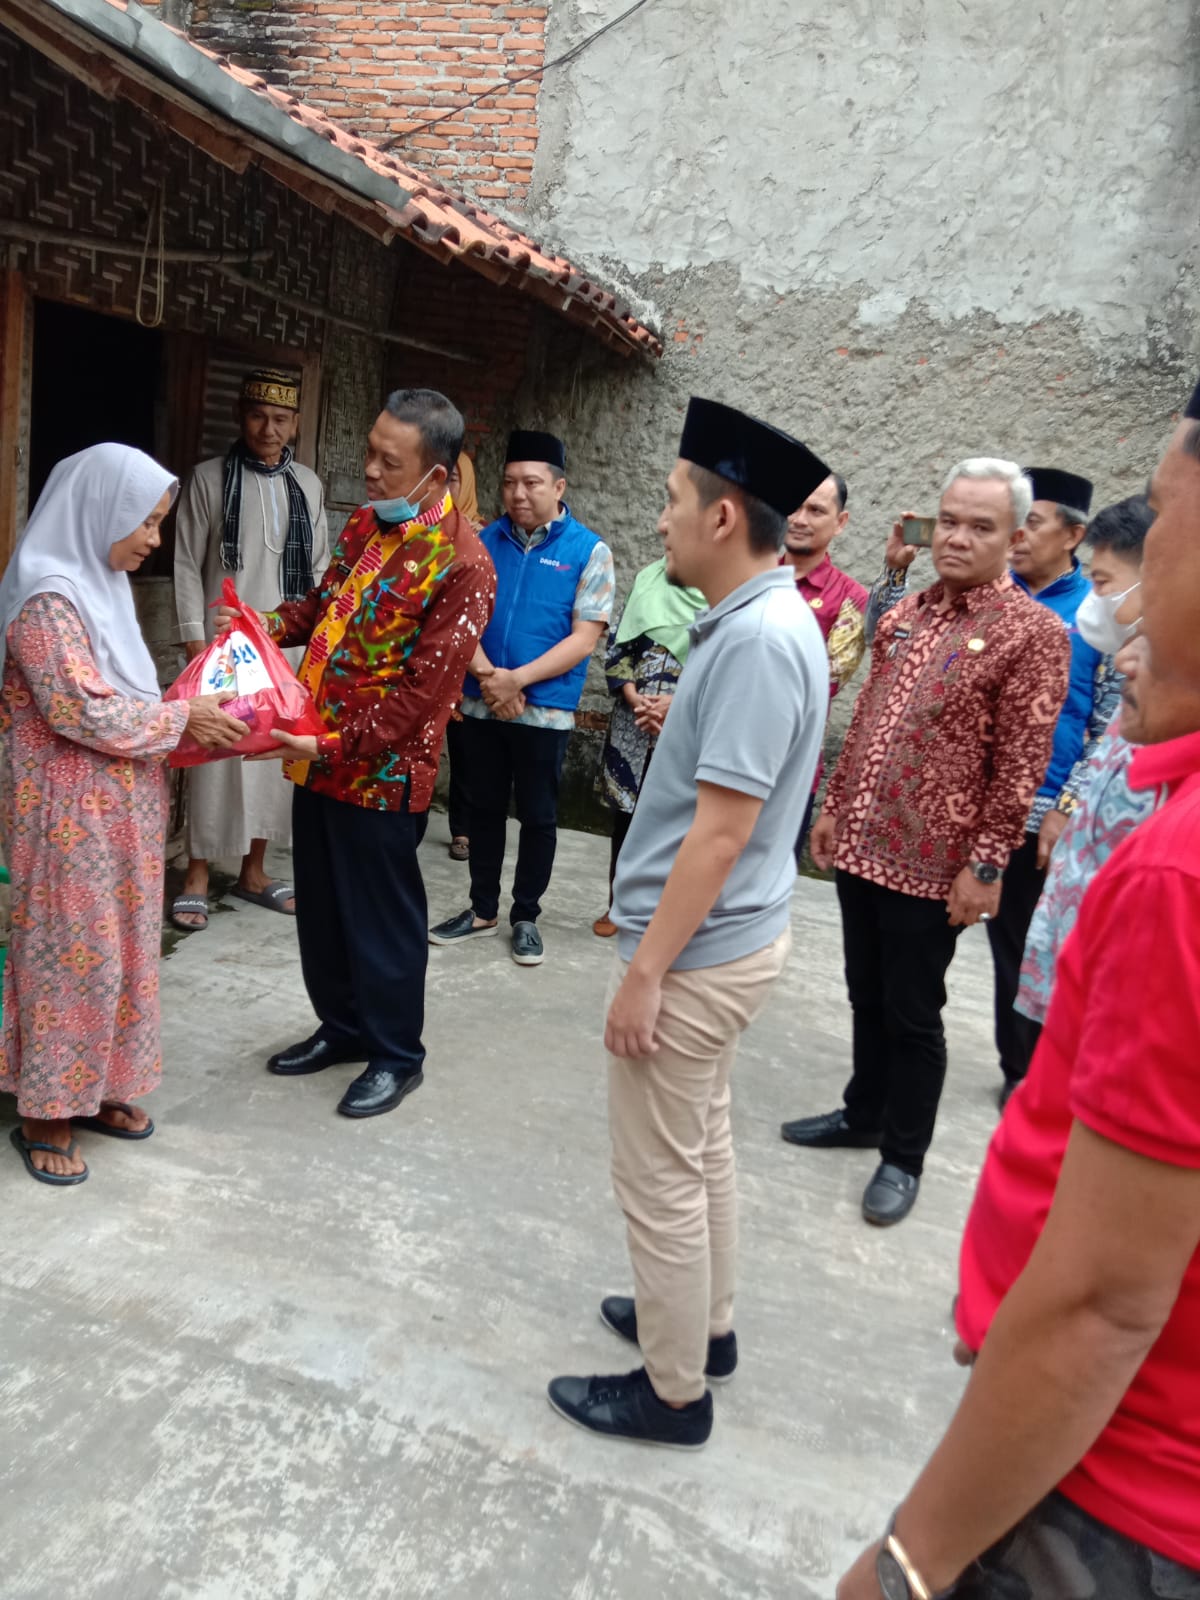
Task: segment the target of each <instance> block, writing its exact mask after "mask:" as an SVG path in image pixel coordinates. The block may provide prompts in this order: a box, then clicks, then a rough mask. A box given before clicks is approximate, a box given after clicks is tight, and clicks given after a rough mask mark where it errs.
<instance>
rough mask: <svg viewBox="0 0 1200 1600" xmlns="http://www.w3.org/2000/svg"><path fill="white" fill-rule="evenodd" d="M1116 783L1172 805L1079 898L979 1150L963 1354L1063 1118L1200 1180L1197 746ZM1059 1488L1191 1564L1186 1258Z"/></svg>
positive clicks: (1027, 1243) (998, 1281) (977, 1338)
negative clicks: (1134, 1369) (1039, 1008)
mask: <svg viewBox="0 0 1200 1600" xmlns="http://www.w3.org/2000/svg"><path fill="white" fill-rule="evenodd" d="M1130 785H1131V787H1133V788H1138V789H1152V788H1159V787H1162V786H1166V787H1167V789H1168V791H1169V799H1168V801H1167V803H1166V805H1165V806H1163V807H1162V809H1161V810H1159V811H1157V812H1155V813H1154V815H1152V816H1151V817H1149V818H1148V819H1147V820H1146V821H1145V822H1143V823H1142V824H1141V825H1140V826H1139V827H1137V828H1135V829H1134V831H1133V832H1132V833H1131V834H1130V835H1129V836H1128V838H1127V839H1126V840H1125V841H1124V842H1123V843H1122V844H1121V845H1120V846H1118V848H1117V849H1116V850H1115V851H1114V852H1113V854H1112V856H1111V857H1110V858H1109V860H1108V862H1107V863H1106V864H1105V866H1104V867H1103V868H1102V869H1101V870H1100V872H1099V873H1098V874H1097V876H1096V879H1095V881H1094V882H1093V884H1092V885H1091V887H1090V888H1089V890H1088V892H1087V894H1086V896H1085V897H1084V901H1083V905H1082V906H1081V908H1080V912H1079V920H1078V921H1077V923H1076V925H1075V930H1074V932H1073V933H1072V934H1071V936H1070V937H1069V938H1068V940H1067V942H1066V944H1065V945H1064V946H1063V949H1062V953H1061V954H1060V956H1059V958H1058V968H1057V972H1056V977H1055V987H1054V994H1053V998H1052V999H1051V1002H1050V1010H1049V1014H1048V1015H1047V1017H1046V1026H1045V1030H1044V1032H1043V1034H1042V1038H1041V1042H1040V1044H1039V1046H1038V1049H1037V1053H1036V1055H1035V1056H1034V1059H1033V1064H1032V1066H1031V1068H1030V1071H1029V1077H1028V1079H1027V1080H1026V1082H1025V1083H1024V1084H1023V1085H1022V1086H1021V1088H1020V1090H1019V1091H1018V1092H1017V1094H1015V1095H1014V1096H1013V1098H1012V1100H1011V1101H1010V1103H1009V1106H1008V1109H1007V1110H1006V1111H1005V1113H1004V1117H1003V1119H1002V1120H1001V1122H1000V1125H999V1127H998V1128H997V1129H996V1132H995V1134H994V1136H993V1138H992V1143H991V1148H990V1149H989V1151H988V1156H987V1161H986V1162H985V1164H984V1168H983V1172H982V1174H981V1176H980V1179H979V1188H978V1191H977V1192H976V1195H975V1203H974V1205H973V1207H972V1209H971V1215H970V1217H969V1218H968V1220H967V1228H966V1233H965V1235H964V1237H963V1247H962V1260H961V1264H960V1291H961V1292H960V1295H959V1301H958V1315H957V1320H958V1331H959V1334H960V1335H961V1337H962V1338H963V1339H964V1340H965V1342H966V1343H967V1344H968V1345H969V1346H970V1347H971V1349H972V1350H978V1349H979V1348H980V1346H981V1345H982V1343H983V1340H984V1336H985V1334H986V1333H987V1330H988V1327H989V1325H990V1323H991V1320H992V1317H993V1316H994V1315H995V1313H996V1309H997V1307H998V1306H999V1304H1000V1302H1001V1300H1002V1299H1003V1298H1004V1296H1005V1294H1007V1292H1008V1290H1009V1289H1010V1288H1011V1287H1012V1285H1013V1283H1014V1281H1015V1280H1016V1279H1017V1278H1018V1277H1019V1276H1020V1274H1021V1272H1022V1271H1023V1270H1024V1267H1025V1263H1026V1262H1027V1261H1028V1259H1029V1255H1030V1252H1031V1251H1032V1249H1033V1246H1034V1243H1035V1241H1036V1240H1037V1237H1038V1235H1039V1233H1040V1232H1041V1230H1042V1226H1043V1224H1044V1223H1045V1220H1046V1215H1047V1212H1048V1211H1049V1209H1050V1204H1051V1201H1052V1200H1053V1198H1054V1189H1055V1185H1056V1184H1057V1182H1058V1173H1059V1168H1060V1166H1061V1164H1062V1158H1063V1154H1064V1152H1065V1150H1066V1146H1067V1139H1068V1137H1069V1135H1070V1132H1071V1126H1072V1122H1073V1120H1074V1119H1076V1118H1077V1119H1078V1120H1079V1121H1080V1122H1082V1123H1084V1124H1085V1125H1086V1126H1087V1127H1088V1128H1090V1129H1091V1130H1092V1131H1093V1132H1094V1133H1097V1134H1100V1135H1101V1136H1102V1137H1103V1138H1105V1139H1111V1140H1112V1141H1113V1142H1114V1143H1116V1144H1119V1145H1122V1146H1124V1147H1125V1148H1126V1149H1128V1150H1133V1151H1136V1152H1137V1153H1138V1154H1140V1155H1143V1156H1148V1157H1149V1158H1150V1159H1151V1160H1154V1161H1165V1162H1168V1163H1170V1164H1171V1165H1173V1166H1180V1167H1200V733H1196V734H1190V735H1188V736H1187V737H1186V738H1183V739H1174V740H1171V741H1170V742H1169V743H1167V744H1163V745H1155V746H1150V747H1147V748H1145V749H1143V750H1140V751H1139V752H1138V754H1137V755H1136V757H1135V758H1134V761H1133V764H1132V766H1131V768H1130ZM1059 1487H1060V1488H1061V1490H1062V1492H1063V1494H1065V1495H1066V1496H1067V1498H1068V1499H1070V1500H1073V1501H1074V1502H1075V1503H1076V1504H1077V1505H1079V1506H1081V1507H1082V1508H1083V1510H1084V1511H1086V1512H1088V1513H1089V1514H1090V1515H1092V1516H1094V1517H1096V1518H1098V1519H1099V1520H1100V1521H1101V1522H1103V1523H1106V1524H1107V1525H1108V1526H1109V1527H1111V1528H1116V1529H1117V1530H1118V1531H1119V1532H1120V1533H1123V1534H1126V1535H1127V1536H1128V1537H1129V1538H1131V1539H1135V1540H1137V1541H1138V1542H1139V1543H1140V1544H1143V1545H1146V1546H1148V1547H1149V1548H1150V1549H1152V1550H1157V1551H1159V1552H1160V1553H1161V1554H1163V1555H1166V1556H1170V1557H1171V1558H1172V1559H1174V1560H1175V1561H1179V1562H1182V1563H1183V1565H1184V1566H1187V1567H1193V1568H1197V1569H1200V1252H1197V1254H1196V1255H1195V1256H1193V1257H1192V1260H1191V1262H1190V1263H1189V1264H1188V1268H1187V1271H1186V1273H1185V1274H1184V1278H1183V1283H1182V1285H1181V1287H1180V1291H1179V1297H1178V1299H1177V1300H1176V1302H1175V1306H1174V1308H1173V1310H1172V1312H1171V1315H1170V1317H1169V1319H1168V1321H1167V1324H1166V1327H1165V1328H1164V1329H1163V1331H1162V1333H1161V1335H1160V1336H1159V1338H1158V1340H1157V1341H1156V1343H1155V1345H1154V1348H1153V1349H1152V1350H1151V1351H1150V1354H1149V1355H1148V1356H1147V1357H1146V1359H1145V1361H1144V1362H1143V1363H1142V1366H1141V1368H1140V1370H1139V1371H1138V1374H1137V1376H1136V1377H1135V1378H1134V1380H1133V1382H1132V1384H1131V1385H1130V1386H1129V1389H1128V1390H1127V1391H1126V1394H1125V1396H1124V1398H1123V1399H1122V1401H1121V1403H1120V1405H1119V1406H1118V1407H1117V1410H1116V1412H1115V1413H1114V1415H1113V1417H1112V1420H1111V1421H1110V1422H1109V1424H1108V1426H1107V1427H1106V1428H1105V1429H1104V1432H1103V1433H1102V1434H1101V1435H1100V1437H1099V1438H1098V1439H1097V1441H1096V1443H1095V1444H1094V1445H1093V1446H1092V1448H1091V1449H1090V1450H1089V1451H1088V1453H1087V1455H1086V1456H1084V1458H1083V1460H1082V1461H1081V1462H1080V1463H1079V1465H1078V1466H1077V1467H1076V1468H1075V1470H1074V1471H1073V1472H1071V1473H1070V1474H1069V1475H1068V1476H1067V1477H1066V1478H1065V1479H1064V1480H1063V1482H1062V1483H1061V1484H1060V1485H1059Z"/></svg>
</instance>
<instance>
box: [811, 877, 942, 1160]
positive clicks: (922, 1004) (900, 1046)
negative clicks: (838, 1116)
mask: <svg viewBox="0 0 1200 1600" xmlns="http://www.w3.org/2000/svg"><path fill="white" fill-rule="evenodd" d="M837 892H838V900H839V902H840V903H841V908H842V940H843V944H844V947H845V952H846V988H847V990H848V991H849V995H850V1009H851V1012H852V1013H853V1019H854V1051H853V1059H854V1076H853V1077H852V1078H851V1079H850V1082H849V1083H848V1084H847V1085H846V1093H845V1100H846V1121H847V1122H848V1123H849V1124H850V1126H851V1127H852V1128H859V1129H862V1130H866V1129H874V1128H881V1129H882V1130H883V1137H882V1139H881V1140H880V1143H879V1153H880V1155H881V1156H882V1157H883V1159H884V1160H885V1161H890V1162H891V1163H892V1164H893V1165H894V1166H897V1167H901V1168H903V1170H904V1171H905V1172H911V1173H913V1174H914V1175H915V1176H918V1177H919V1176H920V1174H921V1169H922V1167H923V1165H924V1161H925V1152H926V1150H928V1149H929V1144H930V1141H931V1140H932V1138H933V1125H934V1122H935V1121H936V1119H937V1108H938V1101H939V1100H940V1099H941V1095H942V1084H943V1083H944V1082H945V1079H946V1035H945V1032H944V1031H943V1028H942V1008H943V1006H944V1005H945V1004H946V972H947V970H948V968H949V966H950V963H951V961H952V960H953V959H954V947H955V944H956V942H957V940H958V935H959V933H960V931H961V930H960V929H958V928H952V927H951V926H950V922H949V920H948V917H947V914H946V902H945V901H944V900H920V899H918V898H917V897H916V896H915V895H911V894H899V893H898V892H897V891H896V890H895V889H882V888H880V887H879V886H878V884H874V883H867V882H866V881H865V880H864V879H862V878H856V877H854V876H853V875H852V874H850V873H848V872H842V871H839V872H838V874H837Z"/></svg>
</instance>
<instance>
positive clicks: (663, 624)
mask: <svg viewBox="0 0 1200 1600" xmlns="http://www.w3.org/2000/svg"><path fill="white" fill-rule="evenodd" d="M706 605H707V601H706V600H705V598H704V596H703V595H702V594H701V593H700V591H699V589H682V588H679V587H678V586H677V585H675V584H673V583H672V582H671V581H670V579H669V578H668V577H667V563H666V557H665V556H660V557H659V559H658V560H657V561H652V562H651V563H650V565H649V566H648V567H643V568H642V570H641V571H640V572H639V573H638V575H637V577H636V578H635V579H634V580H633V588H632V589H631V590H630V591H629V598H628V600H626V602H625V605H624V608H623V609H622V611H621V612H620V614H619V615H618V616H617V617H616V618H614V620H613V625H612V627H611V628H610V629H609V635H608V654H607V656H606V658H605V662H604V671H605V676H606V677H607V679H608V691H609V693H610V694H611V695H612V696H613V699H614V701H615V704H614V705H613V709H612V715H611V717H610V718H609V723H608V736H607V738H606V739H605V741H604V755H603V757H602V759H601V763H600V776H599V780H598V783H597V788H598V790H599V793H600V798H601V799H602V800H603V801H604V802H605V804H606V805H608V806H609V807H610V808H611V810H612V814H613V831H612V850H611V854H610V857H609V866H608V911H606V912H605V913H604V915H603V916H602V917H597V918H596V920H595V922H593V923H592V932H593V933H594V934H596V935H597V936H598V937H599V938H601V939H611V938H612V936H613V934H615V933H616V931H617V930H616V926H615V925H614V923H613V922H612V919H611V917H610V916H609V912H611V910H612V891H613V879H614V878H615V876H616V871H617V857H618V856H619V855H620V853H621V846H622V845H623V844H624V843H625V835H626V834H627V833H628V832H629V824H630V823H631V822H632V821H633V809H634V807H635V806H636V805H637V797H638V795H639V793H640V792H641V787H642V783H643V781H644V779H645V776H646V770H647V768H648V767H649V765H650V758H651V756H652V755H653V754H654V746H655V744H656V743H657V741H658V736H659V734H660V733H661V732H662V725H663V720H664V718H665V717H666V714H667V710H668V708H669V707H670V704H671V696H672V695H673V694H674V693H675V685H676V684H677V683H678V682H679V674H680V673H681V672H682V671H683V664H684V662H685V661H686V660H687V654H688V644H689V638H688V629H689V628H690V627H691V625H692V623H693V622H694V621H695V619H696V617H697V615H698V613H699V612H701V611H703V610H704V608H705V606H706Z"/></svg>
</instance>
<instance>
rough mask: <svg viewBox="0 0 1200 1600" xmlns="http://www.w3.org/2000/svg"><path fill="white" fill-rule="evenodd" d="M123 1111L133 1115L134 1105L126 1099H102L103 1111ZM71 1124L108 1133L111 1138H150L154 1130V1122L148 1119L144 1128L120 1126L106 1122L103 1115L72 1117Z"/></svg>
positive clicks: (90, 1130) (127, 1114)
mask: <svg viewBox="0 0 1200 1600" xmlns="http://www.w3.org/2000/svg"><path fill="white" fill-rule="evenodd" d="M106 1108H107V1109H108V1110H109V1111H123V1112H124V1113H125V1115H126V1116H127V1117H131V1116H132V1115H133V1109H134V1108H133V1107H132V1106H131V1105H130V1104H129V1103H128V1101H125V1100H101V1102H100V1109H101V1111H103V1110H105V1109H106ZM71 1126H72V1127H74V1128H87V1129H88V1131H89V1132H91V1133H106V1134H107V1135H108V1137H109V1138H110V1139H148V1138H149V1137H150V1135H151V1134H152V1133H153V1132H154V1124H153V1122H150V1121H147V1123H146V1126H145V1127H144V1128H118V1127H117V1125H116V1123H115V1122H105V1120H104V1118H103V1117H72V1118H71Z"/></svg>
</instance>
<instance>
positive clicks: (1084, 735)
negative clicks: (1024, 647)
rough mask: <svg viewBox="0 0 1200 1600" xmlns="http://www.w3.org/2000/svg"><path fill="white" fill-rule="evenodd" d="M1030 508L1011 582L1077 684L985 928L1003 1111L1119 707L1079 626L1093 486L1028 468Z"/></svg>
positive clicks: (1020, 1072) (1017, 1074) (1031, 1027)
mask: <svg viewBox="0 0 1200 1600" xmlns="http://www.w3.org/2000/svg"><path fill="white" fill-rule="evenodd" d="M1025 473H1026V476H1027V477H1028V478H1029V480H1030V482H1031V483H1032V484H1033V505H1032V506H1031V507H1030V511H1029V516H1028V517H1027V518H1026V520H1025V526H1024V527H1023V528H1022V529H1020V530H1019V531H1018V533H1017V537H1016V540H1015V542H1014V544H1013V548H1012V552H1011V554H1010V556H1009V565H1010V566H1011V568H1012V575H1013V577H1014V579H1015V580H1016V581H1017V583H1019V584H1020V585H1021V587H1022V588H1023V589H1025V590H1027V591H1028V592H1029V594H1031V595H1032V596H1033V598H1034V599H1035V600H1036V601H1037V602H1038V603H1039V604H1040V605H1044V606H1048V607H1049V608H1050V610H1051V611H1053V612H1054V613H1055V615H1056V616H1058V617H1060V618H1061V619H1062V622H1063V626H1064V627H1065V628H1066V630H1067V632H1068V634H1069V635H1070V639H1071V679H1070V686H1069V688H1068V689H1067V698H1066V700H1065V702H1064V704H1063V708H1062V710H1061V711H1060V712H1059V716H1058V722H1057V724H1056V725H1055V729H1054V748H1053V751H1052V752H1051V756H1050V765H1049V767H1048V768H1047V769H1046V776H1045V779H1044V780H1043V782H1042V786H1041V788H1040V789H1039V790H1038V792H1037V798H1036V799H1035V800H1034V802H1033V809H1032V810H1031V811H1030V813H1029V817H1028V820H1027V821H1026V823H1025V840H1024V843H1023V844H1022V845H1021V847H1020V849H1018V850H1016V851H1014V852H1013V854H1012V855H1011V856H1010V857H1009V861H1008V866H1007V867H1006V869H1005V872H1004V887H1003V890H1002V892H1001V895H1000V910H999V912H998V913H997V915H996V917H995V920H994V921H992V922H989V923H988V942H989V944H990V945H991V947H992V966H993V968H994V969H995V1006H996V1049H997V1051H998V1052H999V1055H1000V1070H1001V1072H1002V1073H1003V1074H1004V1087H1003V1089H1002V1090H1001V1095H1000V1103H1001V1105H1003V1104H1004V1103H1005V1102H1006V1101H1007V1099H1008V1097H1009V1095H1010V1094H1011V1093H1012V1091H1013V1089H1014V1088H1015V1087H1016V1085H1017V1084H1018V1083H1019V1082H1020V1081H1021V1079H1022V1078H1023V1077H1024V1076H1025V1074H1026V1073H1027V1072H1028V1070H1029V1063H1030V1061H1031V1060H1032V1058H1033V1052H1034V1048H1035V1046H1036V1045H1037V1036H1038V1028H1037V1026H1036V1024H1034V1023H1031V1022H1030V1020H1029V1019H1028V1018H1027V1017H1026V1016H1024V1015H1023V1014H1022V1013H1021V1012H1020V1011H1017V1010H1016V1009H1015V1007H1014V1001H1015V1000H1016V998H1017V986H1018V984H1019V982H1020V976H1021V957H1022V955H1023V953H1024V950H1025V938H1026V935H1027V934H1028V932H1029V924H1030V922H1031V921H1032V919H1033V913H1034V911H1035V909H1036V907H1037V903H1038V900H1039V898H1040V897H1041V893H1042V885H1043V884H1044V883H1045V881H1046V868H1047V867H1048V866H1049V863H1050V852H1051V850H1053V848H1054V846H1055V844H1056V843H1057V841H1058V838H1059V835H1060V834H1061V833H1062V831H1063V829H1064V828H1065V827H1066V825H1067V818H1068V817H1069V816H1070V814H1071V812H1072V811H1073V810H1074V809H1075V807H1076V806H1077V805H1078V804H1079V786H1080V784H1081V783H1083V782H1084V777H1085V772H1086V769H1087V763H1088V758H1089V757H1090V755H1091V753H1092V750H1093V749H1094V748H1095V745H1096V742H1097V740H1098V739H1099V738H1100V737H1101V736H1102V734H1103V733H1104V731H1105V729H1106V728H1107V727H1108V725H1109V723H1110V722H1111V721H1112V719H1113V717H1114V716H1116V714H1117V710H1118V708H1119V704H1120V685H1121V680H1120V678H1119V676H1118V675H1117V674H1116V673H1115V672H1113V670H1112V664H1111V662H1108V661H1107V660H1106V658H1105V657H1103V656H1102V655H1101V654H1100V652H1099V651H1098V650H1096V649H1094V648H1093V647H1092V646H1091V645H1090V644H1088V642H1087V640H1086V639H1084V637H1083V636H1082V634H1081V633H1080V632H1079V629H1078V628H1077V627H1076V626H1075V613H1076V612H1077V611H1078V610H1079V607H1080V606H1081V605H1082V604H1083V602H1084V600H1086V599H1087V596H1088V594H1089V593H1090V592H1091V582H1090V580H1089V579H1088V576H1087V573H1086V572H1085V571H1084V570H1083V568H1082V567H1081V565H1080V563H1079V558H1078V556H1077V555H1076V553H1075V552H1076V550H1077V549H1078V548H1079V545H1080V543H1081V541H1082V539H1083V536H1084V534H1085V533H1086V532H1087V520H1088V512H1089V511H1090V509H1091V504H1092V485H1091V483H1090V482H1089V481H1088V480H1087V478H1081V477H1079V476H1077V475H1076V474H1075V473H1073V472H1062V471H1060V470H1059V469H1058V468H1056V467H1026V469H1025Z"/></svg>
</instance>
